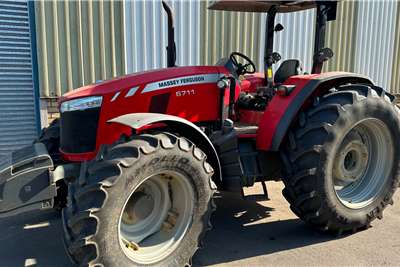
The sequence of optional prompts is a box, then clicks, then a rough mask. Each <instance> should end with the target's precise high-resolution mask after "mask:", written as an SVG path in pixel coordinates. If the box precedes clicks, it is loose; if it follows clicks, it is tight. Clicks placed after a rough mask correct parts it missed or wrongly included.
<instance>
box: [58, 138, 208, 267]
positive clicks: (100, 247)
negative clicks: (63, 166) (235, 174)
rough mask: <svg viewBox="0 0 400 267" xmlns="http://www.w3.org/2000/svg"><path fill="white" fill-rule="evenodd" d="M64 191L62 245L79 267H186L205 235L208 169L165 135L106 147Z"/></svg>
mask: <svg viewBox="0 0 400 267" xmlns="http://www.w3.org/2000/svg"><path fill="white" fill-rule="evenodd" d="M82 168H83V171H82V172H81V173H82V174H81V177H80V178H79V179H77V180H76V181H75V182H74V183H72V184H70V186H69V196H68V205H67V208H65V209H64V210H63V221H64V230H65V238H64V240H65V244H66V248H67V252H68V254H69V255H70V257H71V259H72V260H73V261H74V262H75V263H78V264H79V265H80V266H109V267H113V266H115V267H121V266H185V265H190V262H191V257H192V256H193V254H194V253H195V252H196V250H197V249H198V247H199V242H200V240H201V239H202V238H203V235H204V233H205V232H206V231H207V230H208V229H210V224H209V222H210V216H211V213H212V212H213V210H214V206H213V202H212V196H213V192H214V189H215V188H214V187H213V184H212V181H211V176H212V174H213V170H212V168H211V166H210V165H209V164H208V163H207V162H206V155H205V154H204V153H203V152H202V151H201V150H200V149H199V148H197V147H196V146H195V145H193V144H192V143H191V142H189V141H188V140H187V139H185V138H178V137H176V136H174V135H172V134H169V133H161V134H156V135H149V134H146V135H140V136H135V137H134V138H133V139H131V140H129V141H125V142H123V141H120V142H118V143H117V144H115V145H112V146H110V147H104V149H102V151H101V152H100V153H99V155H98V157H97V158H96V160H93V161H92V162H89V163H88V164H84V165H83V167H82Z"/></svg>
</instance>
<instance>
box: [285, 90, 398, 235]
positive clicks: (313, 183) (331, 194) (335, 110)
mask: <svg viewBox="0 0 400 267" xmlns="http://www.w3.org/2000/svg"><path fill="white" fill-rule="evenodd" d="M391 101H392V98H391V96H390V95H388V94H386V93H385V91H383V90H382V89H381V88H377V87H373V86H367V85H345V86H341V87H339V88H338V89H337V90H336V89H334V90H331V92H330V93H328V94H326V95H324V96H322V97H320V98H318V99H316V101H314V102H315V103H314V105H313V106H312V107H310V108H309V109H307V110H306V111H304V112H303V113H301V114H300V116H299V119H298V122H297V123H295V125H293V127H292V129H291V130H290V132H289V135H288V142H287V146H286V147H284V149H283V150H282V158H283V160H284V162H285V164H286V174H285V177H284V183H285V189H284V190H283V195H284V197H285V198H286V199H287V200H288V201H289V203H290V207H291V209H292V211H293V212H294V213H295V214H296V215H297V216H298V217H300V218H301V219H302V220H304V221H305V222H307V223H308V224H310V225H312V226H314V227H316V228H318V229H321V230H326V231H331V232H335V233H338V234H340V233H342V232H343V231H349V230H351V231H357V230H358V229H361V228H365V227H368V226H369V225H370V223H371V222H372V221H373V220H374V219H376V218H379V219H381V218H382V216H383V210H384V209H385V208H386V206H387V205H388V204H393V200H392V197H393V194H394V192H395V191H396V189H397V187H398V184H399V166H400V150H399V149H397V148H399V147H400V138H399V136H400V120H399V119H400V113H399V109H398V108H397V107H396V106H395V105H394V104H393V103H392V102H391Z"/></svg>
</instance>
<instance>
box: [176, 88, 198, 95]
mask: <svg viewBox="0 0 400 267" xmlns="http://www.w3.org/2000/svg"><path fill="white" fill-rule="evenodd" d="M195 94H196V91H195V90H194V89H192V90H182V91H176V96H177V97H180V96H189V95H195Z"/></svg>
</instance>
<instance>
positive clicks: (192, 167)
mask: <svg viewBox="0 0 400 267" xmlns="http://www.w3.org/2000/svg"><path fill="white" fill-rule="evenodd" d="M164 8H165V9H166V11H167V14H168V18H169V34H168V36H169V41H168V47H167V51H168V68H165V69H159V70H152V71H146V72H141V73H135V74H130V75H127V76H124V77H119V78H115V79H112V80H109V81H104V82H100V83H97V84H93V85H89V86H85V87H82V88H80V89H77V90H74V91H72V92H70V93H67V94H65V95H64V96H63V97H61V99H60V101H59V103H60V113H61V118H60V120H59V121H55V122H53V123H52V124H51V126H50V127H49V128H47V129H45V130H44V131H43V134H42V136H41V137H40V139H39V141H38V142H36V143H35V144H34V145H32V146H31V147H28V148H24V149H21V150H19V151H16V152H14V153H12V156H11V157H9V158H7V160H6V161H4V162H2V163H1V164H0V170H1V172H0V199H1V201H0V215H1V216H2V217H7V216H11V215H14V214H18V213H21V212H25V211H30V210H42V209H49V208H53V207H58V208H62V220H63V225H64V240H65V245H66V249H67V253H68V254H69V255H70V257H71V259H72V260H73V261H74V262H75V263H77V264H79V265H81V266H118V267H120V266H184V265H190V262H191V261H190V260H191V258H192V256H193V255H194V253H195V252H196V250H197V248H198V247H199V244H200V240H201V239H202V238H203V236H204V234H205V232H206V231H207V230H209V229H210V217H211V214H212V212H213V211H214V210H215V205H214V204H213V201H212V199H213V194H214V192H215V191H216V190H220V191H234V192H238V193H239V194H240V193H242V192H243V188H244V187H250V186H253V185H254V184H255V183H258V182H260V183H262V185H263V188H264V192H265V194H267V189H266V186H265V182H266V181H270V180H282V181H283V182H284V184H285V189H284V190H283V195H284V196H285V198H286V199H287V200H288V201H289V203H290V207H291V209H292V211H293V212H294V213H295V214H296V215H297V216H298V217H299V218H301V219H302V220H304V221H305V222H306V223H308V224H309V225H312V226H314V227H315V228H317V229H320V230H323V231H327V232H333V233H336V234H340V233H342V232H347V231H349V232H354V231H357V230H359V229H363V228H366V227H368V226H369V225H370V223H371V222H372V221H373V220H375V219H376V218H379V219H381V218H382V213H383V210H384V209H385V208H386V206H387V205H388V204H393V200H392V196H393V194H394V192H395V191H396V189H397V187H398V185H399V166H400V150H398V149H396V147H397V148H399V147H400V138H399V136H400V116H399V109H398V108H397V107H396V106H395V105H394V104H393V100H394V97H393V96H392V95H390V94H389V93H387V92H385V90H383V89H382V88H380V87H377V86H375V85H374V84H373V82H372V81H371V80H370V79H369V78H367V77H365V76H362V75H358V74H354V73H346V72H328V73H324V74H321V69H322V66H323V63H324V62H325V61H326V60H328V59H329V58H331V57H332V56H333V52H332V50H331V49H329V48H326V47H325V45H324V40H325V27H326V24H327V22H328V21H332V20H335V19H336V9H337V3H336V2H335V1H326V2H310V1H216V2H214V3H213V4H212V5H211V7H210V8H211V9H215V10H231V11H248V12H266V13H267V14H268V17H267V23H266V41H265V73H256V67H255V64H254V63H253V62H252V61H251V59H249V58H248V57H247V56H245V55H243V54H241V53H238V52H234V53H232V54H231V55H230V57H229V58H223V59H221V60H220V61H219V62H218V63H217V64H216V65H214V66H193V67H176V66H175V57H176V56H175V44H174V40H173V35H174V34H173V30H174V28H173V20H172V12H171V10H170V9H169V7H168V6H167V5H166V4H165V3H164ZM309 8H315V9H316V12H317V17H316V33H315V45H314V51H315V53H314V58H313V67H312V71H311V74H306V73H304V72H303V71H302V67H301V62H300V61H299V60H295V59H291V60H285V61H283V62H282V63H281V64H280V66H279V68H278V69H277V70H276V72H275V73H273V71H272V67H273V65H274V64H276V63H277V62H278V61H280V59H281V58H280V55H279V54H278V53H276V52H274V50H273V39H274V34H275V32H278V31H281V30H283V26H282V25H281V24H275V16H276V14H277V13H279V12H294V11H299V10H305V9H309ZM233 205H234V204H233Z"/></svg>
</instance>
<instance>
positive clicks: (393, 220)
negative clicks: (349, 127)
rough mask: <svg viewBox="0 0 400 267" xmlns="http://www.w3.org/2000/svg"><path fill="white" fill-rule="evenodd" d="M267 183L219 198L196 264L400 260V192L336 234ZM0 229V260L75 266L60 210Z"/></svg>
mask: <svg viewBox="0 0 400 267" xmlns="http://www.w3.org/2000/svg"><path fill="white" fill-rule="evenodd" d="M268 185H269V186H270V197H271V199H272V200H271V201H268V202H258V203H257V202H252V201H242V200H240V199H238V198H237V197H235V196H232V195H227V196H224V198H223V199H222V198H218V199H217V203H218V205H219V209H218V211H217V212H216V214H215V216H214V219H213V223H214V226H215V227H214V230H213V231H212V232H210V233H209V234H208V236H207V238H206V240H205V249H203V250H201V251H199V253H197V255H196V257H195V259H194V264H195V265H196V266H205V265H206V266H211V265H215V266H240V267H243V266H400V193H398V194H397V195H396V198H395V200H396V202H397V205H396V204H395V206H393V207H389V208H388V210H387V211H386V213H385V218H384V221H383V222H382V221H377V222H375V223H374V224H373V227H372V228H371V229H369V230H367V231H363V232H360V233H357V234H355V235H351V236H344V237H341V238H332V237H330V236H327V235H324V234H319V233H316V232H313V231H312V230H311V229H309V228H308V227H307V226H305V225H304V224H303V223H302V222H301V221H299V220H298V219H296V217H295V216H294V215H293V214H292V213H291V212H290V211H289V208H288V206H287V204H286V202H285V201H284V200H283V198H282V197H281V195H280V191H281V184H280V183H269V184H268ZM255 191H260V192H261V189H260V188H256V189H255V190H252V192H255ZM0 229H1V230H0V266H4V267H19V266H40V267H50V266H51V267H53V266H54V267H72V265H71V264H70V263H69V261H68V258H67V256H66V255H65V253H64V250H63V245H62V241H61V238H60V237H61V230H62V229H61V224H60V220H59V218H58V217H57V215H56V214H54V213H49V212H47V213H42V214H28V215H24V216H20V217H18V218H13V219H9V220H0ZM121 267H122V266H121Z"/></svg>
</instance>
